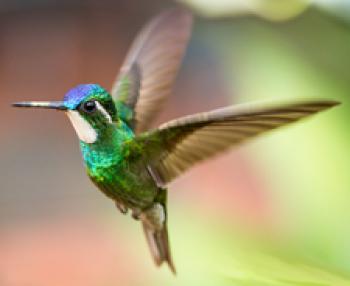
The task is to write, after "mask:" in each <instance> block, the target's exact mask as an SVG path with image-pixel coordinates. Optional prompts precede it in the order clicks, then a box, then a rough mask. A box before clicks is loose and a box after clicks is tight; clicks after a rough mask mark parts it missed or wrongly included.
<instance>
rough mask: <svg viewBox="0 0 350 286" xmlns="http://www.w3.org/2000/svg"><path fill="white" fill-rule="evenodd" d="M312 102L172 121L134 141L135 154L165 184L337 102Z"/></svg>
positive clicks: (230, 110)
mask: <svg viewBox="0 0 350 286" xmlns="http://www.w3.org/2000/svg"><path fill="white" fill-rule="evenodd" d="M337 104H338V102H335V101H309V102H303V103H296V104H289V105H284V106H278V107H269V108H266V107H265V108H257V107H256V106H254V105H250V106H247V107H245V108H240V107H238V108H237V107H227V108H223V109H218V110H214V111H211V112H206V113H200V114H195V115H191V116H187V117H183V118H180V119H177V120H174V121H170V122H168V123H165V124H164V125H162V126H160V127H159V129H157V130H154V131H151V132H148V133H144V134H141V135H140V136H138V137H136V138H135V139H134V141H132V142H130V146H131V152H130V153H131V154H133V153H134V154H135V155H136V156H141V158H143V159H146V160H147V161H149V162H150V165H149V166H150V168H149V169H150V172H151V173H152V175H153V177H154V178H155V179H156V181H157V183H158V184H160V185H164V184H166V183H168V182H170V181H171V180H173V179H174V178H176V177H177V176H179V175H180V174H182V173H183V172H185V171H186V170H187V169H189V168H190V167H192V166H193V165H194V164H196V163H198V162H200V161H202V160H204V159H207V158H210V157H212V156H213V155H215V154H217V153H219V152H222V151H223V150H226V149H228V148H229V147H232V146H235V145H237V144H239V143H242V142H243V141H245V140H247V139H250V138H252V137H254V136H257V135H259V134H261V133H264V132H266V131H269V130H271V129H274V128H277V127H280V126H283V125H286V124H289V123H292V122H295V121H297V120H299V119H301V118H304V117H307V116H309V115H312V114H314V113H317V112H319V111H322V110H325V109H328V108H330V107H332V106H335V105H337Z"/></svg>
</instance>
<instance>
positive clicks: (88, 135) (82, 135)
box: [67, 110, 97, 144]
mask: <svg viewBox="0 0 350 286" xmlns="http://www.w3.org/2000/svg"><path fill="white" fill-rule="evenodd" d="M67 115H68V117H69V119H70V121H71V122H72V125H73V127H74V129H75V132H76V133H77V135H78V137H79V139H80V140H81V141H83V142H85V143H88V144H92V143H95V142H96V140H97V132H96V131H95V129H94V128H93V127H92V126H91V125H90V124H89V122H87V121H86V120H85V119H84V118H83V117H82V116H81V115H80V114H79V112H78V111H73V110H69V111H68V112H67Z"/></svg>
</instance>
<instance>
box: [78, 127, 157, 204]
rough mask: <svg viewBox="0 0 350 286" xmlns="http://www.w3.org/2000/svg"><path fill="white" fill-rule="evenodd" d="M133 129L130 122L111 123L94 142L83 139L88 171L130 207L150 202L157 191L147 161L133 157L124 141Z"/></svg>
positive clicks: (103, 188)
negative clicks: (131, 159)
mask: <svg viewBox="0 0 350 286" xmlns="http://www.w3.org/2000/svg"><path fill="white" fill-rule="evenodd" d="M133 138H134V133H133V132H132V131H131V130H130V129H129V128H128V127H127V126H124V125H123V126H119V127H118V126H114V125H111V126H110V127H109V130H104V132H100V133H99V135H98V139H97V141H96V142H95V143H93V144H86V143H84V142H80V146H81V150H82V155H83V159H84V162H85V165H86V167H87V173H88V175H89V177H90V178H91V180H92V181H93V182H94V183H95V185H96V186H97V187H98V188H99V189H100V190H101V191H102V192H103V193H105V194H106V195H107V196H108V197H110V198H112V199H114V200H117V201H119V202H122V203H124V204H126V205H127V206H129V207H139V208H144V207H147V206H149V205H150V204H151V203H152V202H153V200H154V197H155V196H156V194H157V192H158V188H157V187H156V185H155V183H154V181H153V179H152V178H151V176H150V175H149V173H148V172H147V164H146V162H141V161H130V160H129V158H128V150H125V147H124V144H123V143H124V142H125V141H126V140H132V139H133Z"/></svg>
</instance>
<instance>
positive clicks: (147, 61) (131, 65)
mask: <svg viewBox="0 0 350 286" xmlns="http://www.w3.org/2000/svg"><path fill="white" fill-rule="evenodd" d="M191 27H192V15H191V14H190V12H188V11H186V10H183V9H180V8H176V9H173V10H169V11H166V12H163V13H162V14H160V15H159V16H157V17H156V18H154V19H153V20H152V21H151V22H150V23H149V24H148V25H146V26H145V28H144V29H143V30H142V31H141V33H140V34H139V35H138V36H137V38H136V40H135V41H134V43H133V45H132V46H131V49H130V51H129V53H128V55H127V57H126V60H125V62H124V64H123V65H122V68H121V70H120V73H119V75H118V77H117V80H116V82H115V84H114V86H113V88H112V92H111V93H112V96H113V98H114V99H115V102H116V105H117V107H118V105H121V104H124V105H126V106H127V107H128V108H129V109H131V111H132V114H133V118H134V119H133V120H134V126H133V128H134V130H135V132H136V133H141V132H143V131H145V130H147V129H148V128H149V126H150V124H151V123H152V121H153V119H154V118H155V116H156V115H157V113H158V111H159V110H160V109H161V107H162V104H163V102H164V101H165V99H166V98H167V96H168V95H169V94H170V92H171V88H172V85H173V82H174V80H175V77H176V74H177V71H178V69H179V67H180V64H181V60H182V58H183V55H184V52H185V49H186V46H187V42H188V39H189V37H190V33H191ZM135 66H137V68H135ZM136 69H138V70H139V71H138V73H139V76H135V71H136ZM130 86H134V87H135V86H139V90H137V91H136V92H135V89H133V90H128V88H129V87H130ZM123 119H124V118H123ZM126 121H127V122H128V123H130V121H128V119H126ZM131 125H132V124H131Z"/></svg>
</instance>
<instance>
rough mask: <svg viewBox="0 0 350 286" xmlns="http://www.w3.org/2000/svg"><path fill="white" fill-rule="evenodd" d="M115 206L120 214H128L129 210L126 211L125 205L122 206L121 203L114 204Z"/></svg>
mask: <svg viewBox="0 0 350 286" xmlns="http://www.w3.org/2000/svg"><path fill="white" fill-rule="evenodd" d="M115 205H116V207H117V209H118V210H119V211H120V212H121V213H122V214H127V213H128V211H129V209H128V208H127V207H126V206H125V205H123V204H121V203H118V202H115Z"/></svg>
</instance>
